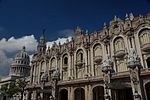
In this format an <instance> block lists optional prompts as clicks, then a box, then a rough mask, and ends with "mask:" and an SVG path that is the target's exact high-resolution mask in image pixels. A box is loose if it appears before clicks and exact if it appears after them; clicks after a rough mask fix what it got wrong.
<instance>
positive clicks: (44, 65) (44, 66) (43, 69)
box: [41, 61, 46, 72]
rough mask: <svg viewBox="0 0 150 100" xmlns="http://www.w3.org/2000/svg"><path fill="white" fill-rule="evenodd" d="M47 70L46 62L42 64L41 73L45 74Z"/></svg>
mask: <svg viewBox="0 0 150 100" xmlns="http://www.w3.org/2000/svg"><path fill="white" fill-rule="evenodd" d="M45 70H46V62H44V61H43V62H42V63H41V71H42V72H44V71H45Z"/></svg>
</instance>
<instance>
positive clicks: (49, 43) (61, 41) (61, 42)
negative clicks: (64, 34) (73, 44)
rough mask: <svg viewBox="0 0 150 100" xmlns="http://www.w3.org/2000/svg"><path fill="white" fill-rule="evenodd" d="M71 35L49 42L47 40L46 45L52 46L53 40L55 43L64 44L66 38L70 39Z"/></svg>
mask: <svg viewBox="0 0 150 100" xmlns="http://www.w3.org/2000/svg"><path fill="white" fill-rule="evenodd" d="M71 38H72V37H68V38H58V39H57V40H56V41H51V42H47V43H46V44H47V47H52V45H53V44H54V42H56V44H59V42H60V44H64V43H66V41H67V39H68V40H69V41H70V40H71Z"/></svg>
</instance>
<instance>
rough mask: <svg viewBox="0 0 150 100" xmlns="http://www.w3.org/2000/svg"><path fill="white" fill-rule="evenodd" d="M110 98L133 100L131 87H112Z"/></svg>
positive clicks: (113, 99)
mask: <svg viewBox="0 0 150 100" xmlns="http://www.w3.org/2000/svg"><path fill="white" fill-rule="evenodd" d="M112 100H133V93H132V88H125V89H113V90H112Z"/></svg>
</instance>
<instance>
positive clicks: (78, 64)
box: [75, 60, 84, 68]
mask: <svg viewBox="0 0 150 100" xmlns="http://www.w3.org/2000/svg"><path fill="white" fill-rule="evenodd" d="M75 65H76V66H77V67H78V68H81V67H82V66H83V65H84V62H83V61H82V60H79V61H76V64H75Z"/></svg>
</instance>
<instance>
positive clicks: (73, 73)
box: [27, 14, 150, 100]
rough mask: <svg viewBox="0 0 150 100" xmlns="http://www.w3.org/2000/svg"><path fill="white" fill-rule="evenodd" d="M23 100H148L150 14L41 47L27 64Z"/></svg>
mask: <svg viewBox="0 0 150 100" xmlns="http://www.w3.org/2000/svg"><path fill="white" fill-rule="evenodd" d="M31 63H32V65H31V74H30V77H31V81H30V85H29V86H28V87H27V91H28V94H27V96H28V97H27V98H28V100H38V99H41V98H43V100H150V95H149V94H150V15H149V14H148V15H144V16H142V15H139V16H136V17H134V16H133V15H132V14H130V15H126V16H125V20H121V19H120V18H119V17H116V16H115V17H114V19H113V20H112V21H111V22H110V24H109V26H107V25H106V24H104V27H103V29H102V30H100V31H96V32H92V33H88V32H86V31H84V30H82V29H81V28H80V27H77V28H76V30H75V38H72V40H71V41H69V40H67V41H66V43H64V44H62V45H61V44H60V43H59V44H56V43H54V44H53V46H52V47H47V48H46V40H45V37H44V35H42V36H41V38H40V41H39V44H38V46H37V52H35V54H34V55H33V58H32V61H31Z"/></svg>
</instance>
